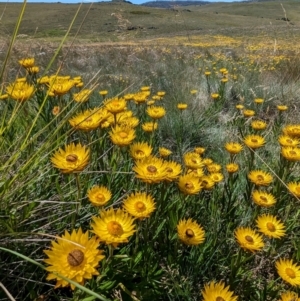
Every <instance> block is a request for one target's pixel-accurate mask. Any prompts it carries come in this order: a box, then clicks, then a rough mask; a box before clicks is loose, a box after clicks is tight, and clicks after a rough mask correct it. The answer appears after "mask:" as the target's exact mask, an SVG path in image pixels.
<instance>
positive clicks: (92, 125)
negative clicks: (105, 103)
mask: <svg viewBox="0 0 300 301" xmlns="http://www.w3.org/2000/svg"><path fill="white" fill-rule="evenodd" d="M105 120H106V116H103V115H101V114H96V111H95V110H86V111H84V112H82V113H79V114H77V115H76V116H74V117H72V118H71V119H69V123H70V125H71V126H72V127H74V128H76V129H78V130H82V131H91V130H95V129H97V128H99V127H100V125H101V122H103V121H105Z"/></svg>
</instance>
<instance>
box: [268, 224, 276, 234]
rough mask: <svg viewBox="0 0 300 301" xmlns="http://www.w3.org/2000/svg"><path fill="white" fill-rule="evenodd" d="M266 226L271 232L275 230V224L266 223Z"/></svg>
mask: <svg viewBox="0 0 300 301" xmlns="http://www.w3.org/2000/svg"><path fill="white" fill-rule="evenodd" d="M267 228H268V230H269V231H271V232H275V231H276V228H275V226H274V224H273V223H270V222H269V223H267Z"/></svg>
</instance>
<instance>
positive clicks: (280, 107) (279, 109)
mask: <svg viewBox="0 0 300 301" xmlns="http://www.w3.org/2000/svg"><path fill="white" fill-rule="evenodd" d="M287 109H288V106H284V105H278V106H277V110H278V111H281V112H282V111H286V110H287Z"/></svg>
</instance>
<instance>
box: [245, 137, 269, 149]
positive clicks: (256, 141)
mask: <svg viewBox="0 0 300 301" xmlns="http://www.w3.org/2000/svg"><path fill="white" fill-rule="evenodd" d="M244 143H245V144H246V145H247V146H248V147H249V148H251V149H257V148H260V147H262V146H263V145H264V144H265V138H264V137H262V136H259V135H248V136H246V137H245V139H244Z"/></svg>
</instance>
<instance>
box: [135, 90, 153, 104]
mask: <svg viewBox="0 0 300 301" xmlns="http://www.w3.org/2000/svg"><path fill="white" fill-rule="evenodd" d="M148 97H149V94H148V93H145V92H137V93H135V94H134V95H133V100H134V102H135V103H136V104H142V103H145V102H146V101H147V99H148Z"/></svg>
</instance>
